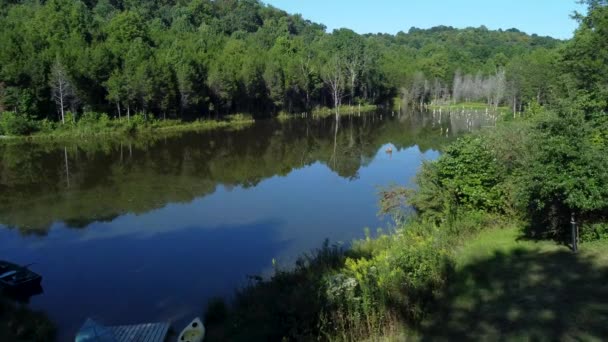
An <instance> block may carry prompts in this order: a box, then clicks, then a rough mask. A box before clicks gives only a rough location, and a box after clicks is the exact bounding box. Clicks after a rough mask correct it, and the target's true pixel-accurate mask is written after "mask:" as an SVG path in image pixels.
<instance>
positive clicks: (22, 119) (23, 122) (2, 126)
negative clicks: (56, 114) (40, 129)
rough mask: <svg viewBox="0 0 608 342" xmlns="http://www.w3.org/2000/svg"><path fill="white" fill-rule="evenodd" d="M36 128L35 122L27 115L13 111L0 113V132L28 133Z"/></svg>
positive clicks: (7, 133) (9, 133) (6, 133)
mask: <svg viewBox="0 0 608 342" xmlns="http://www.w3.org/2000/svg"><path fill="white" fill-rule="evenodd" d="M36 130H37V125H36V122H35V121H34V120H33V119H31V118H30V117H29V116H27V115H22V114H16V113H14V112H4V113H0V134H4V135H29V134H32V133H34V132H36Z"/></svg>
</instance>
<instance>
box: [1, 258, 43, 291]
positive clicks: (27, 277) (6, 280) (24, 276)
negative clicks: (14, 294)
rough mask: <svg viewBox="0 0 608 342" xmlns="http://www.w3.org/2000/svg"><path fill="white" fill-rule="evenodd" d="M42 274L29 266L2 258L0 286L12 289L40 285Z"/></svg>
mask: <svg viewBox="0 0 608 342" xmlns="http://www.w3.org/2000/svg"><path fill="white" fill-rule="evenodd" d="M41 281H42V276H40V275H39V274H37V273H35V272H33V271H31V270H30V269H29V268H28V267H27V266H19V265H17V264H13V263H11V262H8V261H2V260H0V286H1V287H3V288H4V289H7V290H10V291H20V290H27V289H30V288H36V287H40V282H41Z"/></svg>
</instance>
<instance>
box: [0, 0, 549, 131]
mask: <svg viewBox="0 0 608 342" xmlns="http://www.w3.org/2000/svg"><path fill="white" fill-rule="evenodd" d="M0 31H2V33H3V34H2V36H1V37H0V46H2V49H1V50H0V84H1V85H2V90H3V95H2V99H0V100H1V101H0V102H2V106H3V108H4V110H7V109H9V110H13V111H16V112H18V113H20V114H24V113H27V114H30V115H34V116H35V117H36V118H37V119H43V118H47V119H49V120H57V119H58V114H57V104H58V103H59V104H61V103H62V102H63V108H64V109H65V110H67V109H70V110H71V111H73V112H74V113H75V114H77V116H78V114H82V113H84V112H88V111H92V112H105V113H108V114H109V115H111V116H113V117H123V116H127V113H131V112H138V111H140V112H144V113H146V115H149V116H150V118H167V117H169V118H175V117H180V118H185V119H199V118H209V117H212V116H214V117H216V118H217V117H218V116H220V115H226V114H230V113H236V112H247V113H252V114H254V115H259V116H262V115H264V116H267V115H268V113H272V112H278V111H281V110H284V111H286V112H289V113H302V112H310V111H311V109H312V108H315V107H333V106H334V101H331V99H332V96H331V93H332V92H331V89H330V88H331V87H330V86H328V84H327V83H326V82H325V83H324V82H323V80H322V79H323V77H322V76H323V73H324V70H325V69H327V66H328V63H327V61H330V60H334V59H336V60H339V62H340V63H338V64H337V65H339V66H340V68H339V71H340V76H341V77H340V78H341V82H340V87H341V88H343V89H341V92H343V94H341V95H344V96H340V98H339V99H340V100H341V101H339V102H343V103H345V104H346V103H348V104H350V105H356V104H359V103H363V104H365V103H369V104H372V105H383V104H385V103H387V101H388V100H390V99H391V98H393V97H395V96H396V95H397V93H398V90H399V89H400V88H401V87H403V86H404V85H409V84H411V83H412V82H413V80H414V79H418V80H420V79H419V78H416V77H417V76H416V75H422V74H423V75H425V77H427V78H428V79H429V80H430V82H434V83H433V84H439V83H437V82H442V84H443V85H444V86H445V87H444V88H445V89H443V90H442V92H443V93H444V94H448V93H449V92H450V91H449V84H450V82H451V80H452V78H453V76H454V74H455V72H456V71H457V70H459V69H460V70H462V71H463V72H467V73H473V72H477V71H480V72H481V73H483V74H490V73H493V72H495V68H496V66H497V65H499V66H501V67H505V68H507V69H508V65H509V63H510V61H511V60H512V59H514V58H515V57H517V56H524V55H526V56H527V55H528V54H530V56H532V57H530V61H538V63H536V64H532V63H527V61H528V60H526V62H522V63H521V65H522V66H524V67H525V66H527V65H534V66H533V67H531V68H530V70H532V71H534V70H539V72H538V73H537V75H538V77H535V78H534V80H535V81H534V82H532V83H530V84H528V83H525V82H524V83H522V84H521V87H522V89H523V88H526V89H524V90H522V94H523V93H525V94H526V97H525V99H524V98H522V101H528V100H529V98H530V96H531V95H529V94H532V93H535V94H537V93H538V91H537V90H539V89H540V90H539V91H540V93H541V95H542V96H541V97H542V98H543V99H544V98H545V97H547V96H546V94H547V93H548V91H547V89H548V88H547V87H544V85H543V84H546V83H542V82H538V80H541V79H542V78H543V77H548V75H547V72H548V71H547V70H551V69H550V68H549V66H550V65H551V64H550V61H551V60H553V59H552V57H551V56H552V52H551V51H553V50H554V48H555V47H557V45H558V44H559V41H557V40H554V39H551V38H547V37H537V36H528V35H526V34H524V33H521V32H517V31H505V32H503V31H490V30H487V29H483V28H478V29H475V28H467V29H454V28H451V27H436V28H432V29H429V30H420V29H412V30H410V32H408V33H403V32H400V33H398V34H397V35H387V34H378V35H371V34H370V35H359V34H356V33H355V32H353V31H352V30H348V29H340V30H336V31H335V32H332V33H331V34H328V33H326V32H325V27H324V26H322V25H319V24H316V23H312V22H310V21H308V20H305V19H304V18H302V17H301V16H299V15H289V14H287V13H286V12H284V11H281V10H279V9H276V8H274V7H272V6H269V5H265V4H263V3H262V2H261V1H258V0H242V1H207V0H197V1H190V2H188V1H186V2H175V1H173V2H169V3H164V2H163V3H160V2H158V1H152V2H144V3H137V2H129V3H128V4H126V3H124V4H123V3H122V2H120V1H119V2H113V1H97V0H93V1H86V2H73V1H44V2H42V3H40V4H38V3H36V2H18V1H9V2H7V3H6V4H4V5H3V8H2V11H0ZM535 51H539V52H538V55H536V54H535ZM58 66H61V68H59V69H60V70H59V69H58V68H57V67H58ZM512 69H513V70H517V72H519V69H518V68H512ZM58 71H61V72H58ZM524 71H525V70H524ZM524 71H522V75H524V74H525V75H526V76H525V77H523V76H522V77H520V78H521V79H522V80H526V79H528V78H530V77H528V76H530V75H533V73H529V74H530V75H528V73H526V72H527V71H525V72H524ZM541 71H542V72H541ZM59 76H60V77H59ZM549 76H550V75H549ZM530 79H531V78H530ZM49 80H50V81H52V82H49ZM435 81H437V82H435ZM514 84H515V83H514ZM60 85H66V86H68V88H69V89H66V90H69V91H67V92H63V91H61V92H58V90H59V86H60ZM541 86H542V89H541ZM537 88H538V89H537ZM52 90H54V91H52ZM59 94H61V96H59ZM58 96H59V97H58ZM60 98H63V100H65V101H59V99H60Z"/></svg>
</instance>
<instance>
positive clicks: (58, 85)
mask: <svg viewBox="0 0 608 342" xmlns="http://www.w3.org/2000/svg"><path fill="white" fill-rule="evenodd" d="M50 86H51V90H52V96H53V101H54V102H55V104H56V105H57V110H58V112H59V114H60V115H61V123H63V124H65V111H66V109H68V108H70V107H71V106H72V101H73V100H74V98H75V96H74V88H73V85H72V82H71V80H70V78H69V75H68V73H67V71H66V70H65V67H64V66H63V65H62V64H61V62H60V61H59V59H57V60H56V61H55V64H53V67H52V68H51V79H50Z"/></svg>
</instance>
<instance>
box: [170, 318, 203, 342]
mask: <svg viewBox="0 0 608 342" xmlns="http://www.w3.org/2000/svg"><path fill="white" fill-rule="evenodd" d="M204 338H205V326H204V325H203V322H202V321H201V319H200V318H198V317H197V318H195V319H194V320H193V321H192V322H190V324H188V326H186V327H185V328H184V330H182V332H181V334H179V337H178V338H177V342H201V341H203V339H204Z"/></svg>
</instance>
